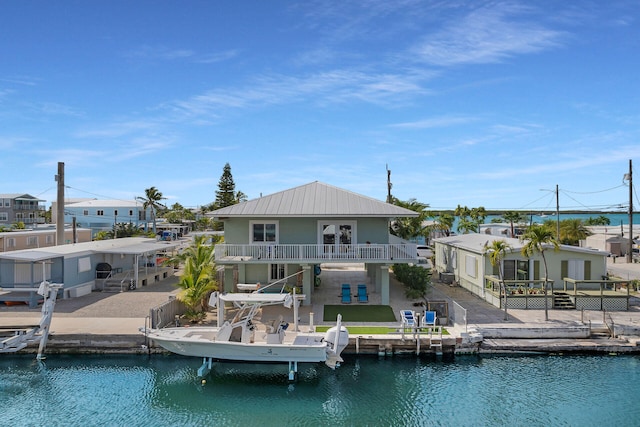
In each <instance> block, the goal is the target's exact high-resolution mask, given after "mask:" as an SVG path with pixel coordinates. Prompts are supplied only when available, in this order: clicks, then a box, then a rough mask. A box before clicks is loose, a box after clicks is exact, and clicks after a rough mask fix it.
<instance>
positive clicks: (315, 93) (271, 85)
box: [166, 70, 427, 117]
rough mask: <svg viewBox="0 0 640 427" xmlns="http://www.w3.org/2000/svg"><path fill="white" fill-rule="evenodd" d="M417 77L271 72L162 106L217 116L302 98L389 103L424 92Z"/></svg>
mask: <svg viewBox="0 0 640 427" xmlns="http://www.w3.org/2000/svg"><path fill="white" fill-rule="evenodd" d="M420 78H421V77H420V76H407V75H401V74H392V73H387V74H385V73H379V74H376V73H372V74H368V73H365V72H362V71H357V70H333V71H327V72H322V73H317V74H312V75H308V76H305V77H292V76H285V75H271V76H264V77H260V78H256V79H254V81H253V82H252V84H250V85H248V86H246V87H242V88H233V89H217V90H211V91H208V92H206V93H204V94H202V95H197V96H193V97H191V98H189V99H186V100H179V101H175V102H173V103H170V104H168V105H166V107H168V108H170V109H172V110H174V111H175V112H180V113H182V114H184V115H187V116H190V117H193V116H200V115H209V116H211V115H212V116H217V115H218V114H220V113H221V112H222V111H223V110H224V109H241V108H259V107H263V106H267V105H279V104H293V103H298V102H303V101H310V102H313V103H314V104H316V105H323V104H327V103H345V102H349V101H359V102H366V103H374V104H391V103H392V102H394V101H398V100H400V99H402V98H403V97H413V96H415V95H416V94H420V93H423V94H424V93H426V92H427V91H426V90H425V89H424V88H423V87H422V86H421V84H420Z"/></svg>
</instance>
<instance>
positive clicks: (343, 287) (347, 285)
mask: <svg viewBox="0 0 640 427" xmlns="http://www.w3.org/2000/svg"><path fill="white" fill-rule="evenodd" d="M342 289H351V285H350V284H348V283H343V284H342Z"/></svg>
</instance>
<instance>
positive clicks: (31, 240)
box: [27, 236, 38, 246]
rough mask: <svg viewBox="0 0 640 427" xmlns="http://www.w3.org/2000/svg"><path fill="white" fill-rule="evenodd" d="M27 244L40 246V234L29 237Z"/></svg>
mask: <svg viewBox="0 0 640 427" xmlns="http://www.w3.org/2000/svg"><path fill="white" fill-rule="evenodd" d="M27 246H38V236H29V237H27Z"/></svg>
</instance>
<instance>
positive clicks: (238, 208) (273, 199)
mask: <svg viewBox="0 0 640 427" xmlns="http://www.w3.org/2000/svg"><path fill="white" fill-rule="evenodd" d="M208 215H209V216H213V217H216V218H225V217H227V218H229V217H360V218H361V217H381V218H396V217H416V216H418V213H416V212H414V211H411V210H409V209H405V208H401V207H399V206H395V205H392V204H389V203H385V202H381V201H379V200H376V199H373V198H371V197H366V196H362V195H360V194H356V193H353V192H351V191H348V190H343V189H341V188H338V187H334V186H332V185H328V184H324V183H322V182H318V181H315V182H312V183H309V184H306V185H301V186H299V187H294V188H291V189H289V190H284V191H281V192H279V193H274V194H271V195H268V196H264V197H260V198H257V199H252V200H249V201H246V202H241V203H238V204H235V205H232V206H227V207H226V208H222V209H217V210H215V211H213V212H210V213H209V214H208Z"/></svg>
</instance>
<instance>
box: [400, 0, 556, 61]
mask: <svg viewBox="0 0 640 427" xmlns="http://www.w3.org/2000/svg"><path fill="white" fill-rule="evenodd" d="M524 12H527V10H526V9H524V8H522V7H518V6H515V5H511V4H491V5H489V6H483V7H480V8H478V9H477V10H474V11H472V12H470V13H469V14H467V15H466V16H464V17H462V18H460V19H455V20H453V21H452V22H451V23H450V24H449V25H447V26H446V27H445V28H443V29H442V30H440V31H438V32H436V33H435V34H432V35H430V36H428V37H426V38H425V39H424V40H423V41H422V42H421V43H418V44H417V45H416V46H415V47H414V48H413V49H412V53H414V54H415V55H416V56H417V59H418V60H421V61H424V62H426V63H429V64H433V65H438V66H445V67H446V66H453V65H459V64H482V63H493V62H500V61H502V60H504V59H506V58H508V57H511V56H514V55H521V54H528V53H534V52H539V51H542V50H545V49H549V48H555V47H558V46H560V43H561V41H562V38H563V36H564V33H563V32H561V31H556V30H553V29H549V28H545V27H544V26H543V25H541V24H540V23H539V22H533V21H527V20H526V19H522V18H521V19H518V17H520V16H522V15H524V14H525V13H524Z"/></svg>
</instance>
